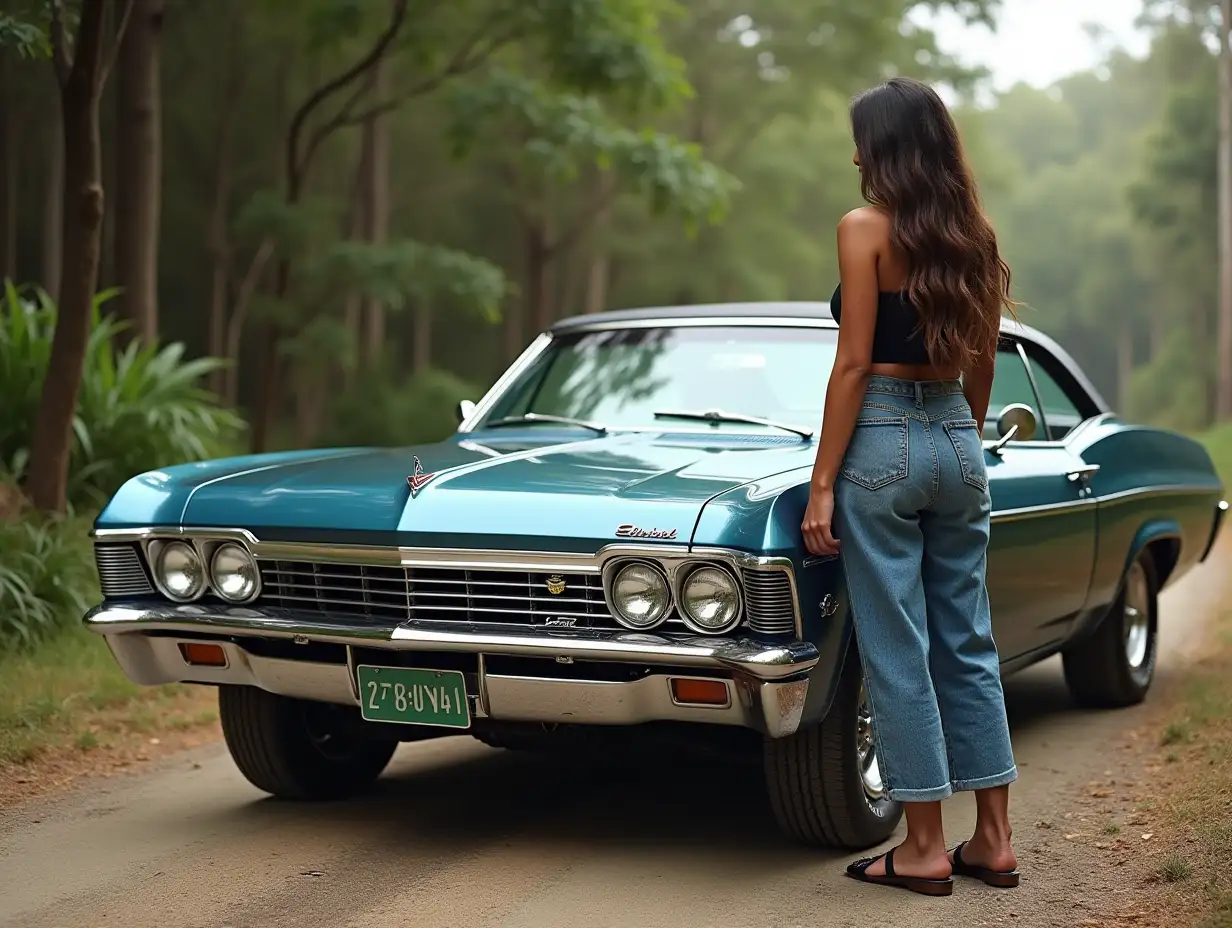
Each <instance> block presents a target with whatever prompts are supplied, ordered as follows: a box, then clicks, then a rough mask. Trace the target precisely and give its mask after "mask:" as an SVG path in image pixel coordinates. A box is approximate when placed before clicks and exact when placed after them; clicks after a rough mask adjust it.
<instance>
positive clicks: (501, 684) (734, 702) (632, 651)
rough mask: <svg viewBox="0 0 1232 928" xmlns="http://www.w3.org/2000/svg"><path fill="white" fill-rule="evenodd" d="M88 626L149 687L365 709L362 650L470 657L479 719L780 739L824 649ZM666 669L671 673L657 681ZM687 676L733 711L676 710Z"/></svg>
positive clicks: (182, 618)
mask: <svg viewBox="0 0 1232 928" xmlns="http://www.w3.org/2000/svg"><path fill="white" fill-rule="evenodd" d="M84 621H85V625H86V627H87V628H90V629H91V630H93V631H95V632H98V633H99V634H102V635H104V636H105V637H106V639H107V643H108V645H109V646H110V648H111V651H112V653H113V654H114V655H115V658H116V660H117V661H118V662H119V664H120V666H121V668H122V669H123V670H124V672H125V674H126V675H127V676H128V677H129V679H131V680H133V681H134V682H135V683H139V684H146V685H158V684H163V683H177V682H194V683H207V684H235V685H246V686H257V687H260V688H261V689H264V690H268V691H269V692H272V693H279V694H281V695H284V696H292V697H296V698H300V699H314V700H319V701H322V702H333V703H340V704H343V705H357V704H358V697H357V692H356V686H355V672H354V659H353V649H355V648H372V649H381V650H389V651H422V652H432V653H440V652H463V653H470V654H477V655H479V663H478V666H479V673H478V692H477V693H475V694H472V695H471V703H472V706H471V707H472V713H473V715H474V716H475V717H476V718H491V719H498V720H507V721H521V722H548V723H572V724H586V725H633V724H638V723H642V722H651V721H682V722H699V723H705V724H718V725H736V726H741V727H745V728H753V729H756V730H758V731H761V732H763V733H764V734H766V735H769V736H770V737H774V738H778V737H783V736H785V735H790V734H792V733H793V732H795V731H796V729H797V728H799V725H800V719H801V716H802V713H803V710H804V701H805V696H806V695H807V693H808V685H809V680H808V674H809V671H811V670H812V669H813V667H814V666H815V665H816V664H817V662H818V660H819V654H818V651H817V648H816V647H815V646H814V645H813V644H811V643H809V642H804V641H795V642H791V643H788V644H782V645H767V644H765V643H763V642H757V641H753V640H750V639H733V638H703V637H693V638H668V637H664V636H660V635H654V634H647V633H638V632H619V631H550V632H549V631H538V630H529V629H528V630H526V631H515V632H509V631H493V630H476V627H475V626H474V625H458V626H448V627H442V626H440V625H434V626H432V627H427V626H425V625H422V624H416V623H414V622H410V623H404V624H400V625H395V626H392V627H381V626H373V625H345V624H340V623H338V622H328V623H326V622H318V621H308V620H304V619H302V618H288V617H284V616H276V615H270V614H267V613H264V612H262V611H260V610H257V609H252V608H241V607H230V608H228V607H208V606H201V605H183V606H177V605H170V604H168V605H160V606H153V607H146V606H142V607H135V606H119V605H114V604H110V605H102V606H97V607H95V608H94V609H92V610H90V612H89V613H87V614H86V617H85V620H84ZM151 633H157V634H151ZM201 635H210V636H222V637H223V639H225V640H217V643H218V644H220V645H221V646H222V647H223V649H224V651H225V652H226V654H227V666H226V667H202V666H192V665H189V664H187V663H186V662H185V660H184V658H183V656H182V654H181V652H180V648H179V644H180V642H182V641H192V640H200V637H199V636H201ZM245 638H249V639H260V638H264V639H282V640H288V639H289V640H291V641H293V642H295V643H298V644H310V643H313V642H319V643H326V644H337V645H343V646H345V647H346V649H347V662H346V663H322V662H319V661H308V660H299V659H287V658H275V657H266V656H262V655H259V654H257V653H254V651H253V650H252V649H250V648H246V647H245V641H244V639H245ZM496 655H500V656H511V657H536V658H549V659H553V660H554V661H555V662H556V663H559V664H572V663H574V662H575V661H598V662H616V663H621V662H623V663H634V664H638V665H644V666H647V667H649V668H651V672H650V673H649V674H646V675H644V676H642V677H640V678H639V679H637V680H635V681H633V682H611V681H609V680H586V679H576V678H571V679H561V678H555V677H531V676H514V675H508V674H497V673H491V672H488V671H487V669H486V667H485V662H484V657H485V656H496ZM656 665H660V666H663V667H664V672H663V673H655V672H654V668H655V667H656ZM669 668H670V670H669ZM681 676H687V677H689V678H691V679H720V680H723V681H724V682H725V684H726V685H727V690H728V696H729V699H728V704H727V705H726V706H700V705H686V704H682V703H679V702H677V701H676V700H675V698H674V696H673V692H672V689H671V686H670V685H669V681H670V680H671V679H672V678H673V677H681Z"/></svg>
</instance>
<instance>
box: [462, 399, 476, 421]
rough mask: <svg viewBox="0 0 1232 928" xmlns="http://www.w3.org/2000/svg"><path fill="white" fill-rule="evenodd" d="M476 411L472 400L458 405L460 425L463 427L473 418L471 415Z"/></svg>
mask: <svg viewBox="0 0 1232 928" xmlns="http://www.w3.org/2000/svg"><path fill="white" fill-rule="evenodd" d="M474 411H475V404H474V403H473V402H471V401H470V400H463V401H462V402H460V403H459V404H458V424H459V425H461V424H462V423H463V422H465V421H466V420H467V419H469V418H470V417H471V413H473V412H474Z"/></svg>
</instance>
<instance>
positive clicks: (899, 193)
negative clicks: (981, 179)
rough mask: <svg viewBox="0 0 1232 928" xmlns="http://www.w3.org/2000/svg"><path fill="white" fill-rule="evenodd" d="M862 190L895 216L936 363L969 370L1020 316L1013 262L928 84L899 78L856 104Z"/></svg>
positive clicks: (897, 240)
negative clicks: (1004, 317) (1003, 326)
mask: <svg viewBox="0 0 1232 928" xmlns="http://www.w3.org/2000/svg"><path fill="white" fill-rule="evenodd" d="M851 128H852V134H853V136H854V137H855V143H856V153H857V154H858V155H859V158H860V192H861V193H862V194H863V195H864V199H865V200H867V201H868V202H869V203H871V204H872V205H873V206H876V207H879V208H881V209H884V210H885V211H886V212H887V213H889V214H890V216H891V217H892V220H893V227H892V231H891V242H892V244H893V245H894V247H895V248H896V249H898V250H899V252H900V253H901V254H902V255H903V256H904V257H905V258H906V260H907V266H908V274H907V285H906V288H905V289H906V292H907V296H908V297H909V298H910V299H911V301H912V303H913V304H914V305H915V306H916V307H917V309H918V310H919V313H920V325H921V328H922V330H923V335H924V344H925V346H926V347H927V349H928V356H929V358H930V360H931V361H932V363H933V364H934V365H935V366H937V367H956V368H958V369H959V370H962V371H966V370H969V369H970V368H971V367H972V365H973V364H975V363H976V361H977V360H978V359H979V358H981V357H983V356H985V355H986V353H987V352H989V351H991V350H993V347H994V346H995V344H996V339H997V334H998V331H999V329H1000V322H1001V313H1002V310H1005V309H1008V310H1009V311H1010V313H1011V315H1012V314H1013V307H1014V305H1015V303H1014V300H1012V299H1011V298H1010V269H1009V265H1007V264H1006V263H1005V261H1004V260H1003V259H1002V258H1001V254H1000V252H999V251H998V249H997V236H996V235H995V233H994V232H993V229H992V226H991V225H990V224H989V223H988V220H987V219H986V218H985V216H984V213H983V209H982V207H981V205H980V197H979V191H978V190H977V188H976V184H975V179H974V177H973V175H972V173H971V169H970V167H969V166H968V165H967V161H966V158H965V156H964V154H963V147H962V141H961V140H960V138H959V135H958V127H957V126H956V125H955V124H954V119H953V117H951V116H950V111H949V109H947V108H946V105H945V102H944V101H943V100H942V99H941V98H940V97H939V96H938V95H937V93H936V92H935V91H934V90H933V89H932V88H931V87H929V86H928V85H927V84H922V83H920V82H919V81H915V80H910V79H908V78H902V77H896V78H893V79H892V80H890V81H887V82H886V83H884V84H882V85H880V86H878V87H874V88H872V89H871V90H866V91H864V92H863V93H861V94H860V95H858V96H857V97H856V98H855V99H854V100H853V101H852V104H851Z"/></svg>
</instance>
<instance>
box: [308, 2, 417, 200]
mask: <svg viewBox="0 0 1232 928" xmlns="http://www.w3.org/2000/svg"><path fill="white" fill-rule="evenodd" d="M407 2H408V0H392V7H391V10H390V17H389V25H388V26H386V27H385V31H384V32H382V33H381V35H380V36H379V37H378V38H377V40H376V42H375V43H373V45H372V48H370V49H369V50H368V53H367V54H366V55H364V57H362V58H361V59H359V61H357V62H355V64H353V65H351V67H349V68H348V69H347V70H345V71H343V72H342V73H341V74H339V75H338V76H337V77H335V78H333V79H332V80H330V81H327V82H326V83H324V84H322V85H321V86H320V87H318V88H317V89H316V90H315V91H314V92H313V93H312V94H311V95H309V97H308V99H307V100H305V101H304V102H303V103H302V104H301V105H300V108H299V109H298V110H297V111H296V112H295V115H294V116H293V117H292V118H291V125H290V127H289V128H288V130H287V152H286V157H287V165H286V167H287V183H288V185H290V186H291V187H292V190H293V192H294V188H295V187H297V186H298V184H299V178H300V177H301V175H302V174H303V172H304V171H305V170H306V169H307V167H308V165H309V163H310V162H311V158H312V155H313V153H314V152H315V150H316V147H317V146H311V145H310V146H309V149H308V150H307V151H306V152H305V153H304V154H303V155H302V156H301V154H300V151H299V140H300V136H301V135H302V134H303V132H304V126H305V125H306V124H307V122H308V117H310V116H311V115H312V114H313V112H314V111H315V110H316V109H317V107H319V106H320V105H321V104H322V103H324V102H325V101H326V100H328V99H329V98H330V97H332V96H333V95H334V94H336V93H337V92H338V91H340V90H342V89H343V88H344V87H346V86H347V85H348V84H350V83H352V82H353V81H354V80H355V79H356V78H357V77H359V76H360V75H362V74H364V73H365V72H366V71H368V70H370V69H371V68H372V66H373V65H375V64H376V63H377V62H378V61H380V60H381V58H382V57H383V56H384V54H385V52H386V51H387V50H388V49H389V46H390V45H392V44H393V41H394V39H395V38H397V36H398V33H399V32H400V31H401V30H402V25H403V23H405V22H406V8H407ZM318 134H319V133H318ZM321 141H324V138H322V139H321ZM319 144H320V142H317V145H319Z"/></svg>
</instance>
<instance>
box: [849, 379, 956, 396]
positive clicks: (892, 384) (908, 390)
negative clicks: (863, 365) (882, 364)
mask: <svg viewBox="0 0 1232 928" xmlns="http://www.w3.org/2000/svg"><path fill="white" fill-rule="evenodd" d="M865 392H867V393H881V394H883V395H888V396H907V397H911V398H912V399H916V398H923V397H926V396H953V395H954V394H956V393H958V394H961V393H962V392H963V390H962V381H959V380H903V379H902V378H900V377H886V376H885V375H884V374H873V375H872V376H871V377H869V378H868V387H867V388H866V390H865Z"/></svg>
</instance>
